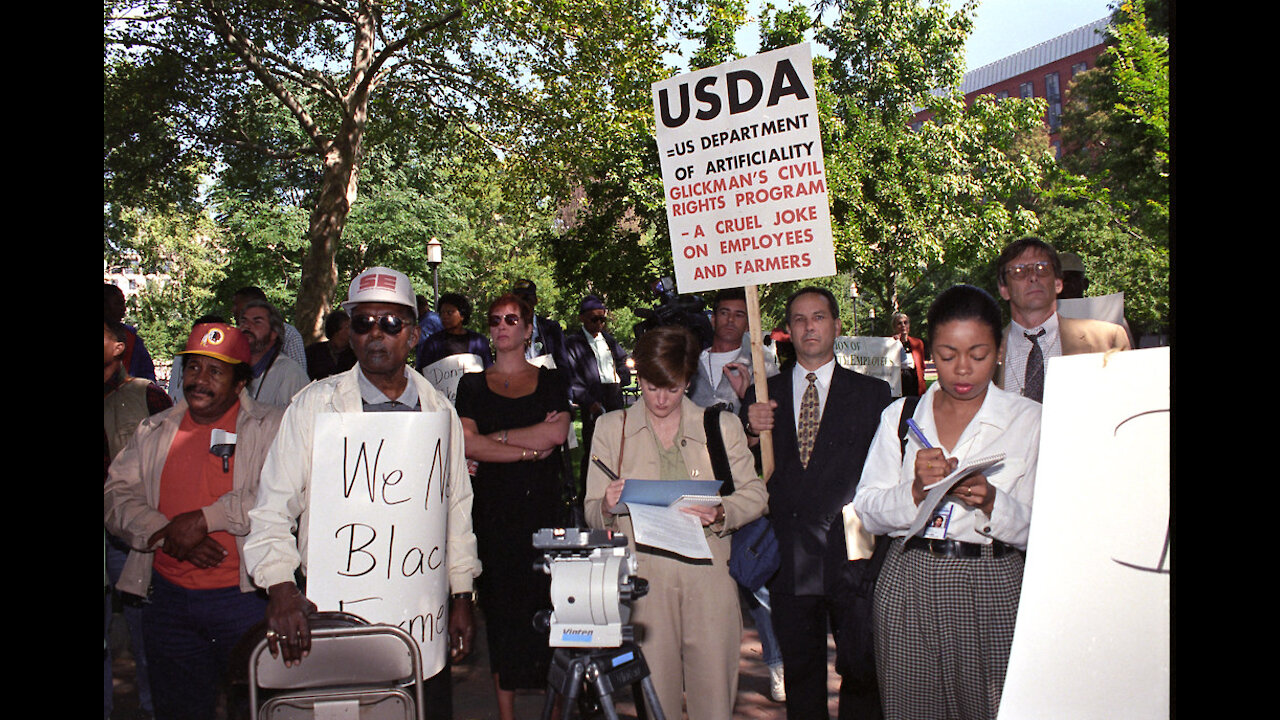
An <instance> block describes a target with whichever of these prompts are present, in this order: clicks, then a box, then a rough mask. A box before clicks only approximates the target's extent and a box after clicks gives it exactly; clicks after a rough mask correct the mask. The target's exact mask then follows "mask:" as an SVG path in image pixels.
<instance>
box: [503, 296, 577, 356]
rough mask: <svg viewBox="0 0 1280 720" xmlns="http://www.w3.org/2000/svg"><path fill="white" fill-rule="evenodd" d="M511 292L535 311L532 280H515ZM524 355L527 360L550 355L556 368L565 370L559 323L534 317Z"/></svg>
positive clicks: (539, 316)
mask: <svg viewBox="0 0 1280 720" xmlns="http://www.w3.org/2000/svg"><path fill="white" fill-rule="evenodd" d="M511 292H512V293H514V294H516V295H518V296H520V298H521V299H522V300H524V301H525V302H527V303H529V307H531V308H534V309H535V310H536V309H537V307H538V286H537V285H535V284H534V282H533V281H532V280H527V279H522V280H517V281H516V282H515V285H513V286H512V288H511ZM524 354H525V358H526V359H529V360H533V359H534V358H538V357H541V356H543V355H550V356H551V357H552V359H553V360H555V363H556V367H558V368H562V369H566V370H567V369H568V367H569V358H568V356H567V355H565V352H564V329H563V328H561V327H560V323H558V322H556V321H555V320H552V319H551V318H547V317H542V316H541V315H534V318H533V338H532V339H531V340H530V341H529V348H528V349H527V350H525V353H524Z"/></svg>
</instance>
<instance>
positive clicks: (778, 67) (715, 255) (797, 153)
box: [653, 43, 836, 293]
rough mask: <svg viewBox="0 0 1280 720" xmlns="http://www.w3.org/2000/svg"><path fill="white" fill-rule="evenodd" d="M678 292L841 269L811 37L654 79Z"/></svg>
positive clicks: (661, 155) (777, 279) (655, 104)
mask: <svg viewBox="0 0 1280 720" xmlns="http://www.w3.org/2000/svg"><path fill="white" fill-rule="evenodd" d="M653 108H654V116H655V118H656V127H657V130H656V133H655V134H656V137H657V142H658V154H659V157H660V160H661V163H662V183H663V189H664V191H665V192H666V197H667V224H668V227H669V228H670V232H671V254H672V257H673V258H674V260H675V278H676V286H677V288H678V289H679V291H680V292H681V293H693V292H703V291H707V290H717V289H720V288H726V287H743V286H746V285H755V284H761V283H770V282H783V281H787V280H803V279H805V278H813V277H824V276H827V275H834V274H835V272H836V262H835V250H834V247H835V246H834V243H833V242H832V236H831V212H830V207H829V205H828V203H827V176H826V171H825V170H824V168H823V162H822V137H821V134H820V133H819V131H818V102H817V96H816V93H815V86H814V82H813V61H812V57H811V55H810V49H809V44H808V43H800V44H798V45H792V46H790V47H785V48H781V49H779V50H772V51H770V52H766V53H761V54H759V55H754V56H752V57H749V58H744V59H742V60H735V61H733V62H728V63H724V64H722V65H716V66H715V67H711V68H706V69H703V70H698V71H695V72H691V73H686V74H684V75H678V76H676V77H673V78H670V79H668V80H664V81H662V82H657V83H654V84H653Z"/></svg>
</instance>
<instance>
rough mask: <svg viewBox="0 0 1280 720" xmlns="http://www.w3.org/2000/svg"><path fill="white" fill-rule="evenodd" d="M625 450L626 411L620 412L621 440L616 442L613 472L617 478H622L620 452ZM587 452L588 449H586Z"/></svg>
mask: <svg viewBox="0 0 1280 720" xmlns="http://www.w3.org/2000/svg"><path fill="white" fill-rule="evenodd" d="M626 448H627V411H626V410H623V411H622V439H621V440H619V441H618V469H617V470H616V471H615V472H614V474H615V475H617V476H618V477H622V451H623V450H625V449H626ZM588 452H590V449H589V448H588Z"/></svg>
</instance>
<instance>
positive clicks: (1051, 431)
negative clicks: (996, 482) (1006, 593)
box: [998, 348, 1173, 720]
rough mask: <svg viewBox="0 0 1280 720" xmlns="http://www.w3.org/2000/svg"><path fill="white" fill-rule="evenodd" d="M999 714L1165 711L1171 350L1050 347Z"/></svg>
mask: <svg viewBox="0 0 1280 720" xmlns="http://www.w3.org/2000/svg"><path fill="white" fill-rule="evenodd" d="M1040 437H1041V441H1040V458H1039V462H1038V466H1037V472H1036V488H1035V505H1034V507H1033V508H1032V520H1031V531H1030V536H1029V538H1028V541H1027V565H1026V571H1025V574H1024V576H1023V581H1022V598H1021V600H1020V602H1019V606H1018V622H1017V628H1016V629H1015V631H1014V636H1013V649H1012V652H1011V654H1010V657H1009V669H1008V675H1007V677H1006V680H1005V686H1004V694H1003V697H1002V699H1001V703H1000V712H999V715H998V717H999V718H1002V719H1004V720H1008V719H1009V718H1016V719H1017V720H1026V719H1027V718H1072V719H1073V720H1076V719H1085V720H1087V719H1088V718H1099V719H1101V718H1167V717H1169V712H1170V706H1169V687H1170V685H1169V672H1170V664H1169V648H1170V645H1169V601H1170V595H1169V568H1170V566H1171V565H1172V560H1173V557H1172V550H1171V549H1172V546H1171V545H1170V541H1169V527H1170V516H1169V348H1152V349H1150V350H1135V351H1132V352H1118V353H1112V354H1110V355H1103V354H1101V353H1097V354H1089V355H1071V356H1067V357H1057V358H1053V359H1051V360H1050V361H1049V365H1048V368H1047V370H1046V374H1045V388H1044V413H1043V415H1042V420H1041V425H1040Z"/></svg>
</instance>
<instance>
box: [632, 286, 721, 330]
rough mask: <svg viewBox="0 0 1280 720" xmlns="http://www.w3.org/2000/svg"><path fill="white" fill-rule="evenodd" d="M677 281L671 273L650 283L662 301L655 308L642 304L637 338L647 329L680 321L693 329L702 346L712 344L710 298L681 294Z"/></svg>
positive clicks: (681, 324) (654, 292) (683, 325)
mask: <svg viewBox="0 0 1280 720" xmlns="http://www.w3.org/2000/svg"><path fill="white" fill-rule="evenodd" d="M675 287H676V282H675V280H674V279H673V278H672V277H671V276H670V275H666V276H663V277H662V278H661V279H660V280H656V281H654V282H653V283H651V284H650V285H649V289H650V290H651V291H652V292H653V294H654V295H657V296H658V300H659V302H658V304H657V305H656V306H654V307H652V308H638V309H637V310H636V315H639V316H640V317H641V318H644V319H643V320H642V321H640V322H639V323H637V324H636V327H635V333H636V340H639V339H640V336H641V335H643V334H644V333H645V331H646V330H652V329H653V328H656V327H661V326H663V325H680V326H682V327H686V328H688V329H690V330H692V331H693V334H694V335H695V336H697V338H698V342H700V343H701V344H702V347H704V348H705V347H708V346H709V345H711V340H712V337H713V332H712V329H711V321H710V320H709V319H708V318H707V313H706V301H704V300H703V299H702V296H700V295H677V294H676V293H675Z"/></svg>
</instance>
